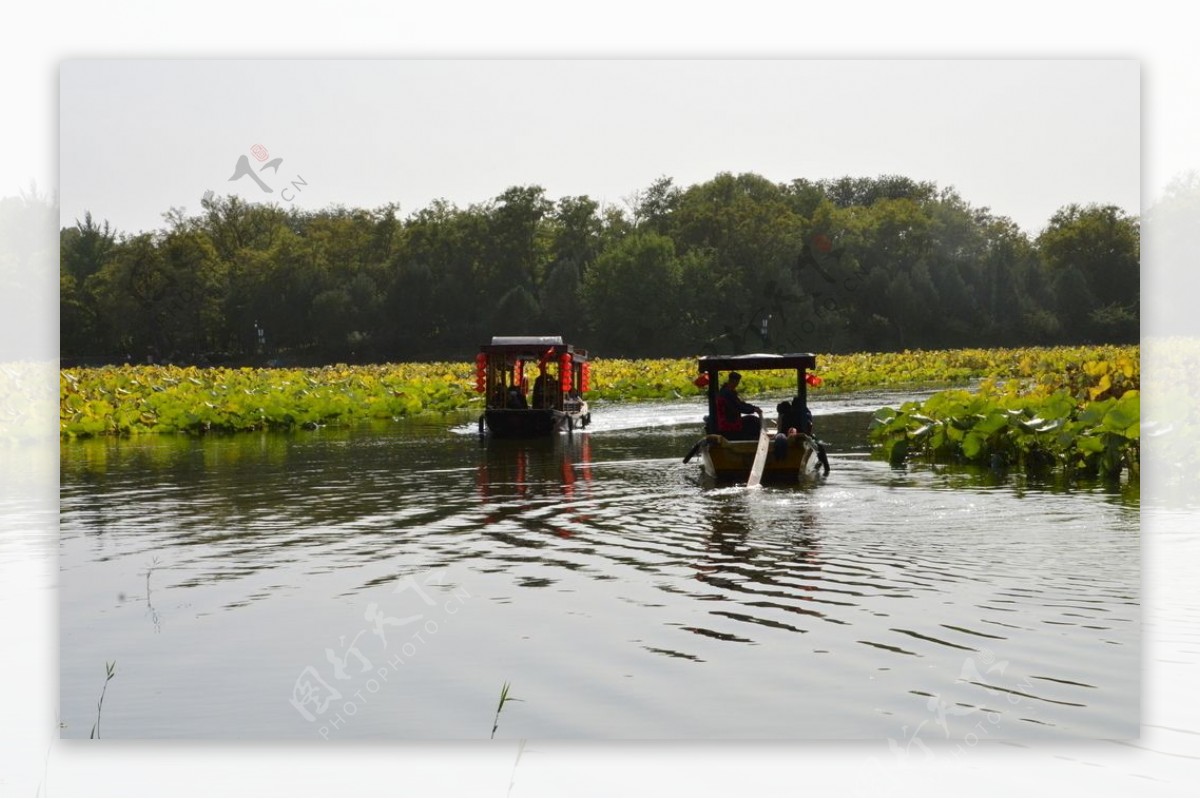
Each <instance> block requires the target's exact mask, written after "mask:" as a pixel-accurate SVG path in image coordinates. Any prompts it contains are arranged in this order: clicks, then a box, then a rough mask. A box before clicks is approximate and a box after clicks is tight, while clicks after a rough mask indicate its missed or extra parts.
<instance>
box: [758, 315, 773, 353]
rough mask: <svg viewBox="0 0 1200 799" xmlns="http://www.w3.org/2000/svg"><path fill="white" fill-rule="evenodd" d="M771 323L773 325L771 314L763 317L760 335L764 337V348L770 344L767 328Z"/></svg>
mask: <svg viewBox="0 0 1200 799" xmlns="http://www.w3.org/2000/svg"><path fill="white" fill-rule="evenodd" d="M770 323H771V314H766V315H765V316H763V318H762V326H761V327H760V328H759V333H760V334H761V335H762V340H763V346H764V347H765V346H767V344H768V341H769V340H768V338H767V326H768V325H769V324H770Z"/></svg>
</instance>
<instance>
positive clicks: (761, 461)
mask: <svg viewBox="0 0 1200 799" xmlns="http://www.w3.org/2000/svg"><path fill="white" fill-rule="evenodd" d="M770 441H771V436H770V434H769V433H767V431H766V430H765V429H764V430H761V431H759V434H758V449H756V450H755V451H754V465H753V466H751V467H750V477H749V478H747V480H746V488H757V487H758V486H759V485H760V484H761V483H762V473H763V467H764V466H766V465H767V449H768V444H769V443H770Z"/></svg>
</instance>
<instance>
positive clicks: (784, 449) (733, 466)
mask: <svg viewBox="0 0 1200 799" xmlns="http://www.w3.org/2000/svg"><path fill="white" fill-rule="evenodd" d="M701 449H702V455H701V464H702V466H703V468H704V475H705V476H706V477H708V478H709V479H711V480H713V481H714V482H718V483H745V482H746V481H747V478H749V476H750V469H751V467H753V465H754V453H755V451H756V450H757V449H758V440H757V439H751V440H749V441H730V440H729V439H727V438H725V437H724V436H720V435H709V436H706V437H705V439H704V441H703V443H702V446H701ZM816 463H817V450H816V445H815V443H814V442H813V440H812V438H810V437H809V436H806V435H794V436H789V437H786V438H784V437H782V436H777V437H776V438H775V439H773V440H772V441H771V442H770V449H768V450H767V460H766V463H765V464H764V465H763V473H762V482H763V483H771V484H787V483H798V482H800V481H801V480H803V479H804V478H805V476H806V475H808V474H809V473H810V472H812V471H813V470H814V468H815V466H816Z"/></svg>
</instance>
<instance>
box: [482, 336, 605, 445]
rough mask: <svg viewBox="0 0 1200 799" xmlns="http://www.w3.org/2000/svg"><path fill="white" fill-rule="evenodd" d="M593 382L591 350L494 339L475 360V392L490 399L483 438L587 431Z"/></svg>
mask: <svg viewBox="0 0 1200 799" xmlns="http://www.w3.org/2000/svg"><path fill="white" fill-rule="evenodd" d="M589 379H590V364H589V361H588V354H587V350H583V349H578V348H576V347H574V346H572V345H570V344H565V343H563V340H562V337H561V336H494V337H493V338H492V341H491V343H490V344H484V345H482V346H480V348H479V354H478V355H476V356H475V390H476V391H478V392H480V393H481V394H483V395H484V398H485V401H484V414H483V416H482V417H480V419H479V428H480V432H481V433H482V432H483V431H484V427H485V426H486V428H487V430H488V431H489V432H491V433H492V434H493V435H496V436H500V437H506V438H517V437H521V438H524V437H531V436H541V435H549V434H551V433H556V432H560V431H565V432H568V433H569V432H572V431H574V429H575V428H576V427H580V428H582V427H586V426H587V424H588V423H589V422H590V421H591V414H590V413H589V411H588V405H587V402H586V401H585V400H584V398H583V395H584V394H585V393H586V392H587V390H588V388H589V385H588V384H589Z"/></svg>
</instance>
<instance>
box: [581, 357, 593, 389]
mask: <svg viewBox="0 0 1200 799" xmlns="http://www.w3.org/2000/svg"><path fill="white" fill-rule="evenodd" d="M590 366H591V364H590V363H588V362H587V361H584V362H583V374H582V375H581V381H580V382H581V385H580V386H579V390H580V391H582V392H583V393H584V394H586V393H588V390H589V389H590V388H591V385H590V377H591V371H592V370H591V369H590V368H589V367H590Z"/></svg>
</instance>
